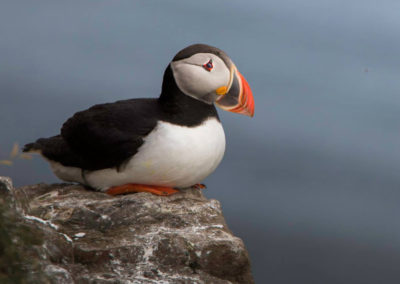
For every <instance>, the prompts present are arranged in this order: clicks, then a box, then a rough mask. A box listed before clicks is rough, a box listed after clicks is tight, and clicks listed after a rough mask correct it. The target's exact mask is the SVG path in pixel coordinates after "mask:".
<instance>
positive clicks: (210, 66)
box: [203, 59, 214, 72]
mask: <svg viewBox="0 0 400 284" xmlns="http://www.w3.org/2000/svg"><path fill="white" fill-rule="evenodd" d="M203 67H204V69H206V70H207V71H208V72H210V71H211V70H212V69H213V68H214V65H213V63H212V59H210V60H209V61H208V62H207V63H206V64H203Z"/></svg>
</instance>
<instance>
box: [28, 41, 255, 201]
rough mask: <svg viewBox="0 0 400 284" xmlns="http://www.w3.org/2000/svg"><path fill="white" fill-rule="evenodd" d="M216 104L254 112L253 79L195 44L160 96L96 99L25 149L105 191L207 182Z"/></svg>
mask: <svg viewBox="0 0 400 284" xmlns="http://www.w3.org/2000/svg"><path fill="white" fill-rule="evenodd" d="M215 106H218V107H219V108H221V109H223V110H226V111H230V112H234V113H238V114H243V115H246V116H250V117H252V116H253V115H254V99H253V94H252V91H251V89H250V86H249V84H248V82H247V81H246V79H245V78H244V77H243V76H242V74H241V73H239V71H238V69H237V67H236V65H235V64H234V63H233V62H232V60H231V59H230V58H229V57H228V55H227V54H226V53H225V52H224V51H222V50H221V49H218V48H216V47H213V46H210V45H206V44H194V45H190V46H188V47H186V48H184V49H182V50H181V51H179V52H178V53H177V54H176V55H175V56H174V57H173V59H172V61H171V62H170V63H169V64H168V66H167V68H166V70H165V72H164V76H163V81H162V87H161V94H160V96H159V97H158V98H136V99H127V100H120V101H116V102H114V103H105V104H98V105H94V106H92V107H90V108H89V109H87V110H83V111H79V112H77V113H75V114H74V115H73V116H72V117H71V118H69V119H68V120H67V121H66V122H65V123H64V124H63V125H62V127H61V131H60V134H58V135H55V136H52V137H50V138H40V139H38V140H37V141H36V142H33V143H29V144H26V145H25V146H24V148H23V151H24V152H30V153H39V154H40V155H41V156H42V157H43V158H44V159H45V160H46V161H48V162H49V164H50V168H51V170H52V171H53V173H54V174H55V175H56V176H57V177H58V178H60V179H61V180H63V181H67V182H76V183H80V184H82V185H84V186H87V187H89V188H92V189H95V190H98V191H102V192H106V193H108V194H110V195H119V194H125V193H131V192H149V193H152V194H155V195H164V196H165V195H171V194H174V193H177V192H179V190H180V189H183V188H188V187H197V188H204V187H205V186H204V185H203V184H201V182H202V180H203V179H205V178H206V177H207V176H208V175H210V174H211V173H212V172H213V171H214V170H215V169H216V168H217V166H218V165H219V163H220V162H221V160H222V158H223V156H224V152H225V134H224V129H223V127H222V125H221V121H220V119H219V116H218V113H217V110H216V108H215Z"/></svg>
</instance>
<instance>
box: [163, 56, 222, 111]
mask: <svg viewBox="0 0 400 284" xmlns="http://www.w3.org/2000/svg"><path fill="white" fill-rule="evenodd" d="M210 60H211V61H212V65H213V68H212V69H211V70H210V71H208V70H207V69H206V68H204V67H203V65H204V64H207V63H208V62H209V61H210ZM171 68H172V72H173V74H174V78H175V81H176V84H177V85H178V87H179V89H180V90H181V91H182V92H184V93H185V94H186V95H188V96H191V97H193V98H195V99H198V100H201V101H203V102H206V103H209V104H212V103H213V102H214V101H215V100H216V99H217V98H218V95H217V94H216V92H215V91H216V89H218V88H219V87H222V86H228V84H229V78H230V71H229V69H228V67H227V66H226V64H225V63H224V61H223V60H222V59H221V58H219V57H218V56H217V55H215V54H212V53H196V54H194V55H192V56H191V57H188V58H185V59H182V60H178V61H173V62H172V63H171Z"/></svg>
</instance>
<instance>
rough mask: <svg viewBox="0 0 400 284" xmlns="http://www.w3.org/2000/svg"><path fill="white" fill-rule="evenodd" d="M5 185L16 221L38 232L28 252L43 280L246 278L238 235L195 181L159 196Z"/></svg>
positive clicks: (213, 280)
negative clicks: (32, 249) (33, 251)
mask: <svg viewBox="0 0 400 284" xmlns="http://www.w3.org/2000/svg"><path fill="white" fill-rule="evenodd" d="M1 182H2V179H0V184H1ZM9 187H10V186H9ZM10 190H11V191H12V194H11V195H10V196H12V197H13V198H14V199H13V200H14V201H13V202H14V203H15V204H16V207H17V209H16V210H15V212H19V213H18V214H20V216H21V218H20V219H21V220H20V221H18V222H19V223H24V224H27V226H32V227H34V228H35V229H36V230H37V231H38V232H39V234H38V235H39V239H40V241H39V242H38V243H34V244H32V247H37V250H38V251H40V253H38V255H34V256H33V258H35V259H36V260H35V261H36V262H37V263H38V268H39V267H40V269H41V271H43V274H45V275H44V277H47V278H46V279H50V280H49V281H51V283H253V279H252V276H251V272H250V262H249V257H248V253H247V251H246V249H245V246H244V244H243V242H242V240H241V239H239V238H237V237H235V236H234V235H233V234H232V232H231V231H230V230H229V229H228V227H227V225H226V223H225V220H224V217H223V215H222V211H221V206H220V204H219V202H218V201H216V200H212V199H211V200H207V199H206V198H205V197H204V196H203V194H202V193H201V191H200V190H199V189H187V190H183V191H182V192H180V193H177V194H174V195H171V196H167V197H165V196H155V195H151V194H148V193H136V194H129V195H123V196H115V197H113V196H109V195H107V194H104V193H100V192H95V191H91V190H88V189H85V188H83V187H82V186H80V185H73V184H53V185H46V184H38V185H32V186H24V187H21V188H18V189H10ZM35 234H36V233H35ZM27 283H29V282H27Z"/></svg>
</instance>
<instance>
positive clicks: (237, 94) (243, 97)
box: [215, 66, 254, 117]
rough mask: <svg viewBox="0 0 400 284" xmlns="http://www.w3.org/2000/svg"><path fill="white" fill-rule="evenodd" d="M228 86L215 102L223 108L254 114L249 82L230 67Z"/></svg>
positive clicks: (248, 114)
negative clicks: (225, 91) (226, 90)
mask: <svg viewBox="0 0 400 284" xmlns="http://www.w3.org/2000/svg"><path fill="white" fill-rule="evenodd" d="M230 81H231V82H230V87H229V90H228V92H227V93H226V94H224V95H222V96H221V97H220V98H219V99H218V100H217V101H216V102H215V103H216V105H217V106H218V107H220V108H222V109H223V110H227V111H230V112H236V113H240V114H244V115H247V116H251V117H253V116H254V98H253V93H252V91H251V89H250V86H249V83H247V81H246V79H245V78H244V77H243V75H242V74H240V73H239V71H238V70H237V69H236V67H235V66H233V67H232V71H231V80H230Z"/></svg>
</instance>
